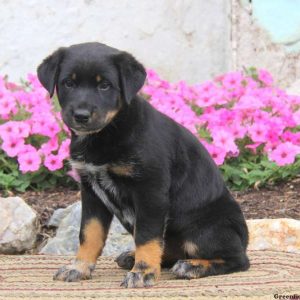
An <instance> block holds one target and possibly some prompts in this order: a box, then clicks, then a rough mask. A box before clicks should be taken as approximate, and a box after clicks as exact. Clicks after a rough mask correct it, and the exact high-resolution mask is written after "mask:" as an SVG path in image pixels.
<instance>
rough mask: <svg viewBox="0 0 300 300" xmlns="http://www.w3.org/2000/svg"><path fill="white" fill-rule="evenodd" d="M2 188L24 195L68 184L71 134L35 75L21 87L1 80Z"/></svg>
mask: <svg viewBox="0 0 300 300" xmlns="http://www.w3.org/2000/svg"><path fill="white" fill-rule="evenodd" d="M0 124H1V125H0V138H1V141H2V144H1V149H2V151H1V152H0V188H2V189H11V188H14V189H16V190H18V191H24V190H26V189H27V188H28V187H31V188H47V187H51V186H53V185H56V184H57V183H69V182H70V179H69V178H68V177H66V176H65V172H66V164H65V162H66V159H67V158H68V157H69V145H70V139H69V132H68V129H67V128H66V127H65V125H64V124H63V123H62V120H61V116H60V112H59V110H58V105H57V103H55V102H54V103H53V102H52V101H51V100H50V98H49V96H48V94H47V91H46V90H45V89H44V88H43V87H42V86H41V84H40V82H39V81H38V79H37V77H36V76H35V75H32V74H29V75H28V81H27V82H24V83H23V84H22V85H16V84H14V83H11V82H8V81H7V79H6V78H2V77H1V78H0Z"/></svg>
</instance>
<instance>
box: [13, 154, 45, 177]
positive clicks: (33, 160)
mask: <svg viewBox="0 0 300 300" xmlns="http://www.w3.org/2000/svg"><path fill="white" fill-rule="evenodd" d="M18 162H19V168H20V170H21V171H22V173H26V172H35V171H37V170H38V169H39V168H40V165H41V157H40V155H39V154H38V152H37V151H36V150H31V151H30V152H24V153H21V154H19V156H18Z"/></svg>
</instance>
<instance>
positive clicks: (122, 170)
mask: <svg viewBox="0 0 300 300" xmlns="http://www.w3.org/2000/svg"><path fill="white" fill-rule="evenodd" d="M108 171H110V172H112V173H114V174H116V175H120V176H131V175H133V166H132V165H126V164H120V165H117V164H112V165H110V166H109V167H108Z"/></svg>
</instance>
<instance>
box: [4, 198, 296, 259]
mask: <svg viewBox="0 0 300 300" xmlns="http://www.w3.org/2000/svg"><path fill="white" fill-rule="evenodd" d="M80 219H81V203H80V202H77V203H75V204H73V205H71V206H69V207H67V208H66V209H58V210H57V211H55V212H54V214H53V216H52V218H51V219H50V221H49V225H51V226H58V224H59V227H58V229H57V234H56V236H55V237H54V238H52V239H50V240H49V241H48V243H47V245H46V246H45V247H44V248H43V249H42V250H41V252H40V253H43V254H62V255H74V254H76V252H77V249H78V247H79V239H78V236H79V227H80ZM1 221H2V220H1ZM247 224H248V227H249V233H250V240H249V247H248V249H249V250H280V251H287V252H297V253H300V221H297V220H294V219H259V220H248V221H247ZM131 249H134V242H133V239H132V237H131V235H130V234H128V233H127V231H126V230H125V229H124V227H123V226H122V225H121V224H120V222H119V221H118V220H117V219H116V218H114V219H113V222H112V225H111V228H110V231H109V234H108V239H107V241H106V245H105V247H104V249H103V253H102V255H104V256H109V255H117V254H119V253H121V252H123V251H127V250H131Z"/></svg>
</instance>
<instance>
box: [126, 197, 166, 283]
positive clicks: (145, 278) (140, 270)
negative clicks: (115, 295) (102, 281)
mask: <svg viewBox="0 0 300 300" xmlns="http://www.w3.org/2000/svg"><path fill="white" fill-rule="evenodd" d="M143 202H144V205H140V206H139V207H138V209H137V215H136V224H135V230H134V239H135V245H136V250H135V264H134V266H133V268H132V270H131V271H130V272H128V273H127V275H126V276H125V278H124V281H123V282H122V284H121V285H122V286H124V287H126V288H136V287H148V286H152V285H154V283H155V281H156V280H157V279H158V277H159V275H160V270H161V259H162V255H163V233H164V226H165V217H166V212H167V210H166V208H165V204H164V200H162V201H161V202H160V201H159V200H158V199H155V201H153V199H151V198H150V199H148V197H147V199H145V196H144V199H143Z"/></svg>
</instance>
